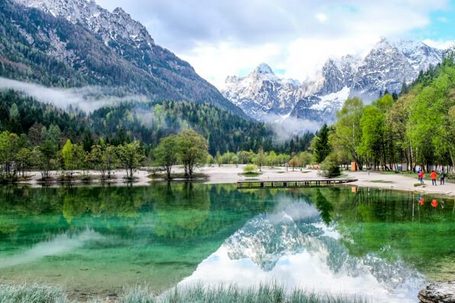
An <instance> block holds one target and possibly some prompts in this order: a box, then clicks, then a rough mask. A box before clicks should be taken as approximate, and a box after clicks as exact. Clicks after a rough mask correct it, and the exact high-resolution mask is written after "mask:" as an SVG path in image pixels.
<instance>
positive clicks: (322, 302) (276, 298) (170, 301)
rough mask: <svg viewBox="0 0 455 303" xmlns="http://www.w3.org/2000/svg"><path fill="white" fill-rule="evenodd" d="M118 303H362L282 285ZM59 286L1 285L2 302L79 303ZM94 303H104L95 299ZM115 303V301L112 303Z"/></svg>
mask: <svg viewBox="0 0 455 303" xmlns="http://www.w3.org/2000/svg"><path fill="white" fill-rule="evenodd" d="M116 301H117V302H119V303H209V302H210V303H212V302H220V303H247V302H248V303H361V302H367V301H366V300H365V299H362V298H360V297H348V296H343V295H337V296H333V295H326V294H314V293H308V292H305V291H302V290H294V291H292V292H290V293H287V292H286V291H285V290H284V288H282V287H279V286H273V285H272V286H260V287H257V288H249V289H243V288H242V289H241V288H238V287H236V286H229V287H221V286H220V287H214V288H206V287H202V286H196V287H191V288H182V289H174V290H171V291H169V292H167V293H164V294H161V295H158V296H157V295H155V294H154V292H153V291H152V290H151V289H150V288H148V287H135V288H132V289H128V290H126V291H125V292H124V293H123V294H121V295H120V296H119V297H118V298H116ZM76 302H77V301H74V300H70V299H69V298H68V296H67V295H66V294H65V292H64V291H63V290H62V289H60V288H56V287H50V286H39V285H25V284H24V285H0V303H76ZM90 302H91V303H95V302H96V303H98V302H104V300H100V299H99V298H93V299H92V301H90ZM111 302H112V301H111Z"/></svg>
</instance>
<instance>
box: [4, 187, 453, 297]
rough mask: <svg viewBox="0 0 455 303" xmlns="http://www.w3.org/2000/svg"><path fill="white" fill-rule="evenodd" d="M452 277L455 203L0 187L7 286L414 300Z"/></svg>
mask: <svg viewBox="0 0 455 303" xmlns="http://www.w3.org/2000/svg"><path fill="white" fill-rule="evenodd" d="M433 200H436V201H433ZM448 279H455V204H454V200H452V199H447V198H440V197H439V198H438V197H432V196H420V195H418V194H415V193H403V192H393V191H386V190H378V189H356V188H351V187H330V188H302V189H287V190H284V189H281V190H280V189H259V190H237V189H236V187H235V186H234V185H204V184H185V183H175V184H172V185H170V186H169V185H167V184H154V185H151V186H149V187H73V188H66V187H60V188H28V187H7V186H6V187H5V186H4V187H0V282H7V283H11V282H12V283H16V282H17V283H23V282H39V283H43V284H51V285H59V286H63V287H65V289H67V290H68V292H69V293H70V294H72V295H73V296H76V297H79V298H84V297H87V296H93V295H106V294H112V293H118V292H120V291H121V290H122V288H123V287H128V286H134V285H138V284H147V285H150V286H151V287H152V288H153V289H155V290H156V291H157V292H161V291H165V290H167V289H170V288H172V287H175V286H185V285H192V284H197V283H204V284H209V285H219V284H221V283H223V284H237V285H239V286H254V285H259V284H260V283H277V284H280V285H283V286H285V287H287V288H289V289H293V288H296V287H298V288H304V289H308V290H310V291H316V292H324V293H325V292H329V293H343V294H360V295H364V296H366V297H369V298H372V299H373V300H374V301H375V302H376V301H377V302H415V301H416V296H417V292H418V290H419V289H420V288H421V287H422V286H423V285H424V283H425V282H427V281H432V280H448Z"/></svg>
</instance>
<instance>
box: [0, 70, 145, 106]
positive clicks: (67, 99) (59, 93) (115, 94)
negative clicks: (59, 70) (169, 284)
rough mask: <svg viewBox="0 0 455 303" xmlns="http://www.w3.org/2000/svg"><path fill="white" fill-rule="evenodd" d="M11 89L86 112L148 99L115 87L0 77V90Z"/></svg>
mask: <svg viewBox="0 0 455 303" xmlns="http://www.w3.org/2000/svg"><path fill="white" fill-rule="evenodd" d="M9 89H12V90H15V91H18V92H20V93H23V94H25V95H27V96H29V97H32V98H34V99H36V100H37V101H39V102H42V103H48V104H52V105H54V106H56V107H59V108H62V109H68V108H69V107H72V108H75V109H80V110H82V111H84V112H92V111H94V110H96V109H98V108H101V107H103V106H106V105H115V104H118V103H122V102H128V101H136V102H146V101H148V98H147V97H145V96H141V95H127V94H124V93H122V92H119V91H118V90H116V89H114V88H107V87H98V86H86V87H80V88H56V87H55V88H54V87H46V86H43V85H39V84H35V83H28V82H22V81H17V80H11V79H7V78H2V77H0V90H9Z"/></svg>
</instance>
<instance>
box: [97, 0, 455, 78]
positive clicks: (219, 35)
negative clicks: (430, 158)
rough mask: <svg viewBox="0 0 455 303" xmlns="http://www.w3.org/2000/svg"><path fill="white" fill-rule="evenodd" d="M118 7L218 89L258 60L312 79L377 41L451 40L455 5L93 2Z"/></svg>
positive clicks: (416, 1) (385, 0)
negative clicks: (329, 64) (334, 62)
mask: <svg viewBox="0 0 455 303" xmlns="http://www.w3.org/2000/svg"><path fill="white" fill-rule="evenodd" d="M96 1H97V2H98V3H99V4H100V5H102V6H104V7H106V8H108V9H111V10H112V9H114V8H115V7H117V6H120V7H122V8H123V9H124V10H125V11H127V12H129V13H130V14H131V15H132V17H133V18H134V19H136V20H138V21H140V22H141V23H143V24H144V25H145V26H146V27H147V29H148V30H149V32H150V34H151V35H152V37H153V38H154V39H155V41H156V43H157V44H159V45H162V46H164V47H166V48H168V49H170V50H172V51H173V52H175V53H176V54H177V55H178V56H180V57H181V58H183V59H185V60H187V61H188V62H190V63H191V64H192V65H193V66H194V67H195V69H196V71H197V72H198V73H199V74H201V76H203V77H204V78H206V79H207V80H209V81H211V82H212V83H214V84H215V85H216V86H218V87H222V86H223V83H224V80H225V78H226V76H228V75H239V74H241V75H244V74H246V73H248V71H251V70H253V69H254V68H255V67H256V66H257V65H258V64H260V63H262V62H266V63H268V64H269V65H270V66H271V67H272V68H273V69H274V70H275V71H278V73H279V74H282V75H283V76H285V77H290V78H294V79H297V80H301V81H302V80H306V79H308V78H312V79H314V77H317V75H318V71H319V70H320V68H321V67H322V65H323V63H324V62H325V61H326V60H327V59H328V58H329V57H340V56H342V55H346V54H357V55H360V56H362V55H365V53H366V52H367V51H368V50H369V49H370V48H371V47H372V46H374V44H375V43H377V41H379V39H380V38H381V37H386V38H389V39H392V40H396V39H404V38H407V39H415V40H421V41H425V42H426V43H428V44H431V45H432V46H448V45H450V43H451V41H454V40H455V35H454V33H455V30H453V29H454V28H455V3H454V2H455V0H454V1H451V0H431V1H428V0H381V1H365V0H318V1H315V0H248V1H245V0H216V1H213V0H153V1H150V0H96Z"/></svg>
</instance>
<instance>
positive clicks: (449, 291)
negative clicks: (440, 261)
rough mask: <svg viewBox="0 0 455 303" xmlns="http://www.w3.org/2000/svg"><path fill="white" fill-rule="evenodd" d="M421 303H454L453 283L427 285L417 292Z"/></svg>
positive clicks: (454, 289)
mask: <svg viewBox="0 0 455 303" xmlns="http://www.w3.org/2000/svg"><path fill="white" fill-rule="evenodd" d="M419 300H420V302H421V303H436V302H437V303H455V281H450V282H436V283H430V284H428V285H427V286H426V287H425V288H424V289H422V290H421V291H420V292H419Z"/></svg>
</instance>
